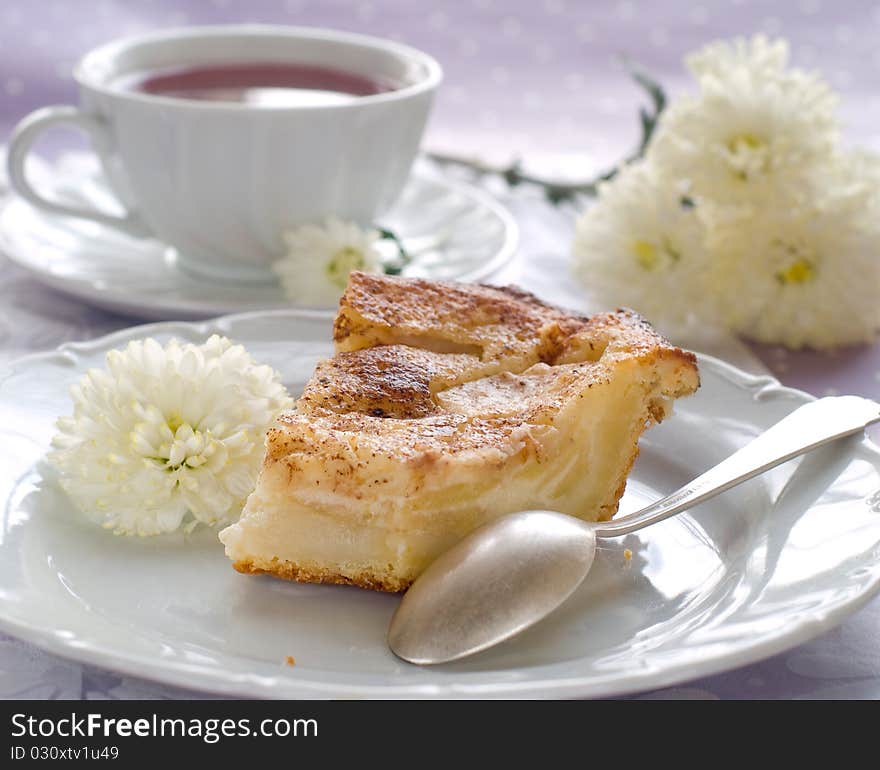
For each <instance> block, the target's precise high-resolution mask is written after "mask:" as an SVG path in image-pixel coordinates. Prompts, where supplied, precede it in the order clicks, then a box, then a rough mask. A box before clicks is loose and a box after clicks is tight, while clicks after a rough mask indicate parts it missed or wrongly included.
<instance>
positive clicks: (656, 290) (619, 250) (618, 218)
mask: <svg viewBox="0 0 880 770" xmlns="http://www.w3.org/2000/svg"><path fill="white" fill-rule="evenodd" d="M683 198H684V196H683V194H682V191H681V189H680V188H677V187H676V186H675V185H674V184H671V183H667V182H666V181H665V180H663V179H661V178H660V177H658V175H657V173H656V169H655V168H654V167H653V166H651V165H650V164H648V163H645V162H640V163H634V164H632V165H630V166H628V167H626V168H624V169H623V170H622V171H621V172H620V173H619V174H618V175H617V176H616V177H615V178H614V179H613V180H612V181H610V182H606V183H603V184H602V185H600V187H599V198H598V200H597V201H596V203H595V204H593V205H592V206H590V207H589V208H588V209H587V210H586V212H585V213H584V214H583V215H582V217H581V218H580V220H579V221H578V223H577V229H576V234H575V240H574V247H573V251H574V261H573V269H574V273H575V275H576V277H577V278H578V279H579V280H580V281H581V283H582V284H583V285H584V286H585V287H586V288H587V290H588V291H589V292H590V293H592V294H593V295H594V296H595V297H596V299H598V300H600V301H601V302H604V303H605V304H606V305H609V306H621V305H624V306H627V307H631V308H633V309H635V310H637V311H638V312H640V313H642V314H643V315H645V316H646V317H647V318H648V320H650V321H651V322H652V323H653V324H655V325H657V326H658V327H659V328H660V329H661V330H663V331H664V332H666V333H672V332H678V331H681V330H683V329H684V328H686V327H688V326H689V325H691V324H692V323H694V322H695V321H697V320H700V321H703V322H704V321H705V320H706V319H708V318H711V317H712V314H713V312H712V308H711V306H710V305H709V304H708V303H707V301H706V300H707V297H706V292H705V285H704V282H705V277H706V267H707V266H706V259H705V253H704V248H703V226H702V224H701V222H700V220H699V219H698V217H697V215H696V213H695V211H694V209H693V208H692V207H690V206H688V205H687V202H686V201H685V200H683Z"/></svg>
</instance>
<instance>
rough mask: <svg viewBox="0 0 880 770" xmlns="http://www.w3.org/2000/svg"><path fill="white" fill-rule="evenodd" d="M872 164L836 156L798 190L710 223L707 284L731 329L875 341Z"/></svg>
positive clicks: (809, 341)
mask: <svg viewBox="0 0 880 770" xmlns="http://www.w3.org/2000/svg"><path fill="white" fill-rule="evenodd" d="M868 162H871V161H870V159H860V158H859V157H858V156H846V157H841V158H839V159H838V160H837V162H836V164H834V165H833V166H832V165H829V166H828V167H827V168H826V169H825V172H824V173H823V175H822V177H821V178H819V179H816V180H814V181H813V183H812V184H811V185H808V186H807V187H806V189H804V190H801V191H799V192H798V193H797V194H790V195H788V196H780V197H778V198H777V199H776V200H774V201H773V202H772V204H770V205H768V206H766V207H762V208H761V207H755V208H749V209H744V210H742V211H741V212H740V213H739V214H736V215H733V216H730V217H717V218H716V219H715V220H714V221H713V222H712V224H711V226H710V227H708V228H707V234H708V237H707V248H708V250H709V253H710V255H711V256H710V263H711V265H712V269H711V271H710V274H709V277H710V280H709V283H710V290H711V292H712V294H713V295H714V296H715V297H716V298H717V299H716V303H717V306H718V308H719V311H720V312H721V314H722V316H723V318H724V321H725V323H726V325H727V326H728V328H730V329H732V330H733V331H735V332H738V333H740V334H742V335H743V336H745V337H748V338H750V339H754V340H757V341H759V342H767V343H775V344H782V345H785V346H786V347H789V348H793V349H797V348H803V347H811V348H816V349H825V348H833V347H836V346H840V345H854V344H861V343H866V342H870V341H871V340H872V339H873V338H874V335H875V334H876V331H877V329H878V328H880V301H878V290H880V255H878V252H877V248H878V243H880V238H878V225H877V223H878V221H880V206H878V190H880V188H878V186H877V185H876V179H871V173H870V171H869V170H865V169H864V166H863V163H868ZM853 164H858V166H859V167H861V168H862V169H863V171H862V173H856V172H855V171H854V170H853Z"/></svg>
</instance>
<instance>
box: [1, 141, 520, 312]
mask: <svg viewBox="0 0 880 770" xmlns="http://www.w3.org/2000/svg"><path fill="white" fill-rule="evenodd" d="M37 170H38V171H39V172H40V173H39V177H40V179H39V182H40V185H39V186H40V188H41V189H47V194H48V195H50V196H54V197H57V198H59V199H62V200H65V201H67V202H71V203H78V204H83V203H86V204H88V205H91V206H97V207H99V208H103V209H111V210H112V209H113V207H114V206H118V204H117V203H116V202H115V199H114V198H113V195H112V194H111V193H110V191H109V190H108V189H107V187H106V185H105V183H104V182H103V181H102V179H101V177H100V175H99V174H98V173H97V171H96V169H95V167H94V164H93V163H89V162H88V161H86V160H85V159H84V158H82V157H81V156H78V155H76V154H74V155H73V156H72V157H68V158H65V159H62V162H61V163H60V164H59V165H58V167H57V169H55V171H54V172H53V171H52V170H50V169H47V168H45V167H43V166H39V167H38V169H37ZM380 224H381V225H382V226H383V227H386V228H388V229H390V230H391V231H393V232H394V233H395V234H396V235H397V236H398V237H400V238H401V239H403V241H404V242H405V243H406V244H407V247H408V249H409V250H410V251H411V253H412V254H413V261H412V262H411V263H410V264H409V265H408V266H407V268H406V270H405V271H404V274H405V275H409V276H416V277H423V278H432V279H436V280H457V281H478V280H482V279H485V278H488V277H489V276H491V275H492V274H493V273H495V272H497V271H498V270H499V269H501V268H502V267H503V266H504V265H505V264H506V263H507V262H508V260H509V259H510V258H511V256H512V255H513V253H514V252H515V250H516V245H517V240H518V230H517V226H516V223H515V222H514V220H513V218H512V217H511V215H510V214H509V213H508V211H507V210H506V209H505V208H504V206H502V205H501V204H500V203H498V201H496V200H494V199H493V198H492V197H491V196H489V195H487V194H486V193H484V192H482V191H481V190H478V189H477V188H475V187H471V186H469V185H466V184H461V183H458V182H451V181H449V180H446V179H443V178H440V177H438V176H436V175H433V174H431V173H430V172H428V171H426V170H424V169H419V168H417V169H416V171H415V172H414V173H413V176H412V177H411V178H410V181H409V182H408V184H407V186H406V188H405V189H404V191H403V193H402V194H401V197H400V199H399V200H398V201H397V203H396V204H395V205H394V208H393V209H392V210H391V211H390V212H388V214H387V215H386V216H385V217H383V218H382V221H381V223H380ZM0 252H2V253H5V254H6V255H7V256H8V257H9V258H10V259H11V260H12V261H13V262H15V263H16V264H17V265H19V266H21V267H23V268H24V269H25V270H28V271H29V272H30V273H31V274H32V275H33V276H34V277H35V278H36V279H37V280H39V281H41V282H42V283H44V284H46V285H47V286H50V287H52V288H54V289H58V290H59V291H63V292H66V293H67V294H71V295H73V296H75V297H78V298H79V299H82V300H84V301H86V302H88V303H90V304H92V305H96V306H98V307H101V308H104V309H107V310H112V311H114V312H118V313H123V314H126V315H132V316H135V317H137V318H143V319H149V320H167V319H198V318H213V317H214V316H218V315H222V314H224V313H239V312H244V311H250V310H266V309H274V308H290V307H291V304H290V302H289V301H287V300H286V299H285V298H284V295H283V293H282V291H281V288H280V286H278V285H276V284H271V283H270V284H264V285H255V284H250V285H248V284H242V283H221V282H212V281H205V280H204V279H203V278H197V277H193V276H191V275H189V274H188V273H186V272H184V271H181V270H180V269H179V268H178V266H177V263H176V260H175V255H174V252H173V250H171V249H168V248H167V247H166V246H165V244H163V243H161V242H159V241H156V240H150V239H137V238H132V237H129V236H127V235H124V234H122V233H120V232H118V231H116V230H114V229H113V228H110V227H103V226H101V225H99V224H97V223H95V222H89V221H84V220H79V219H74V218H70V217H62V216H56V215H53V214H47V213H44V212H41V211H38V210H37V209H35V208H33V207H32V206H30V205H29V204H28V203H25V202H24V201H23V200H21V199H18V198H14V197H12V198H10V199H9V200H8V201H7V202H6V204H5V205H4V206H3V208H2V210H0ZM334 312H335V309H334V308H327V309H326V310H317V311H316V310H314V309H306V308H302V309H301V310H300V315H302V316H315V315H323V316H328V317H329V316H330V315H332V314H333V313H334Z"/></svg>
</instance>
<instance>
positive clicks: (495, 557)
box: [388, 511, 596, 665]
mask: <svg viewBox="0 0 880 770" xmlns="http://www.w3.org/2000/svg"><path fill="white" fill-rule="evenodd" d="M595 555H596V535H595V531H594V527H593V526H591V525H589V524H587V523H585V522H583V521H581V520H580V519H576V518H574V517H573V516H567V515H565V514H563V513H556V512H555V511H521V512H519V513H513V514H510V515H509V516H504V517H502V518H500V519H497V520H495V521H493V522H490V523H488V524H485V525H483V526H482V527H480V528H478V529H476V530H475V531H474V532H473V533H472V534H471V535H469V536H468V537H466V538H465V539H464V540H462V541H460V542H459V543H458V544H457V545H455V546H453V547H452V548H451V549H450V550H448V551H446V552H445V553H444V554H443V555H442V556H440V557H439V558H438V559H436V560H435V561H434V562H432V564H431V565H430V566H429V567H428V568H427V569H426V570H425V571H424V572H423V573H422V575H421V577H420V578H419V579H418V580H417V581H416V582H415V583H414V584H413V586H412V587H411V588H410V589H409V591H408V592H407V593H406V595H405V596H404V597H403V600H402V601H401V603H400V606H399V607H398V609H397V612H396V613H395V615H394V619H393V621H392V624H391V628H390V630H389V633H388V644H389V645H390V646H391V649H392V650H394V652H395V653H396V654H397V655H398V656H399V657H401V658H403V659H404V660H407V661H409V662H410V663H419V664H422V665H424V664H431V663H448V662H450V661H453V660H458V659H459V658H463V657H465V656H467V655H472V654H473V653H476V652H479V651H480V650H484V649H486V648H488V647H491V646H493V645H495V644H497V643H498V642H501V641H503V640H504V639H508V638H510V637H511V636H514V635H516V634H518V633H519V632H520V631H523V630H525V629H526V628H528V627H529V626H531V625H534V624H535V623H537V622H538V621H539V620H541V618H543V617H546V616H547V615H548V614H549V613H550V612H552V611H553V610H554V609H556V608H557V607H558V606H559V605H560V604H562V603H563V602H564V601H565V600H566V599H567V598H568V597H569V596H570V595H571V594H572V593H573V592H574V590H575V589H576V588H577V587H578V586H579V585H580V584H581V583H582V582H583V580H584V578H585V577H586V575H587V572H589V570H590V567H591V566H592V564H593V559H594V557H595ZM499 629H500V630H499Z"/></svg>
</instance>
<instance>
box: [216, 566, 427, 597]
mask: <svg viewBox="0 0 880 770" xmlns="http://www.w3.org/2000/svg"><path fill="white" fill-rule="evenodd" d="M232 566H233V567H234V568H235V570H236V571H237V572H241V573H242V574H243V575H272V576H273V577H276V578H281V579H282V580H290V581H292V582H295V583H328V584H332V585H343V586H358V587H359V588H368V589H370V590H372V591H385V592H387V593H400V592H401V591H406V589H407V588H409V587H410V586H411V585H412V583H413V581H412V580H402V579H400V578H399V577H397V576H396V575H392V574H390V573H389V574H385V575H383V574H381V573H378V572H376V571H375V570H369V569H364V570H362V571H360V572H356V573H355V574H353V575H350V576H347V575H340V574H339V573H338V572H333V571H332V570H326V569H320V568H316V567H301V566H299V565H298V564H294V563H293V562H289V561H281V560H279V559H273V560H272V561H260V562H255V561H254V560H252V559H247V560H243V561H236V562H233V564H232Z"/></svg>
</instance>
